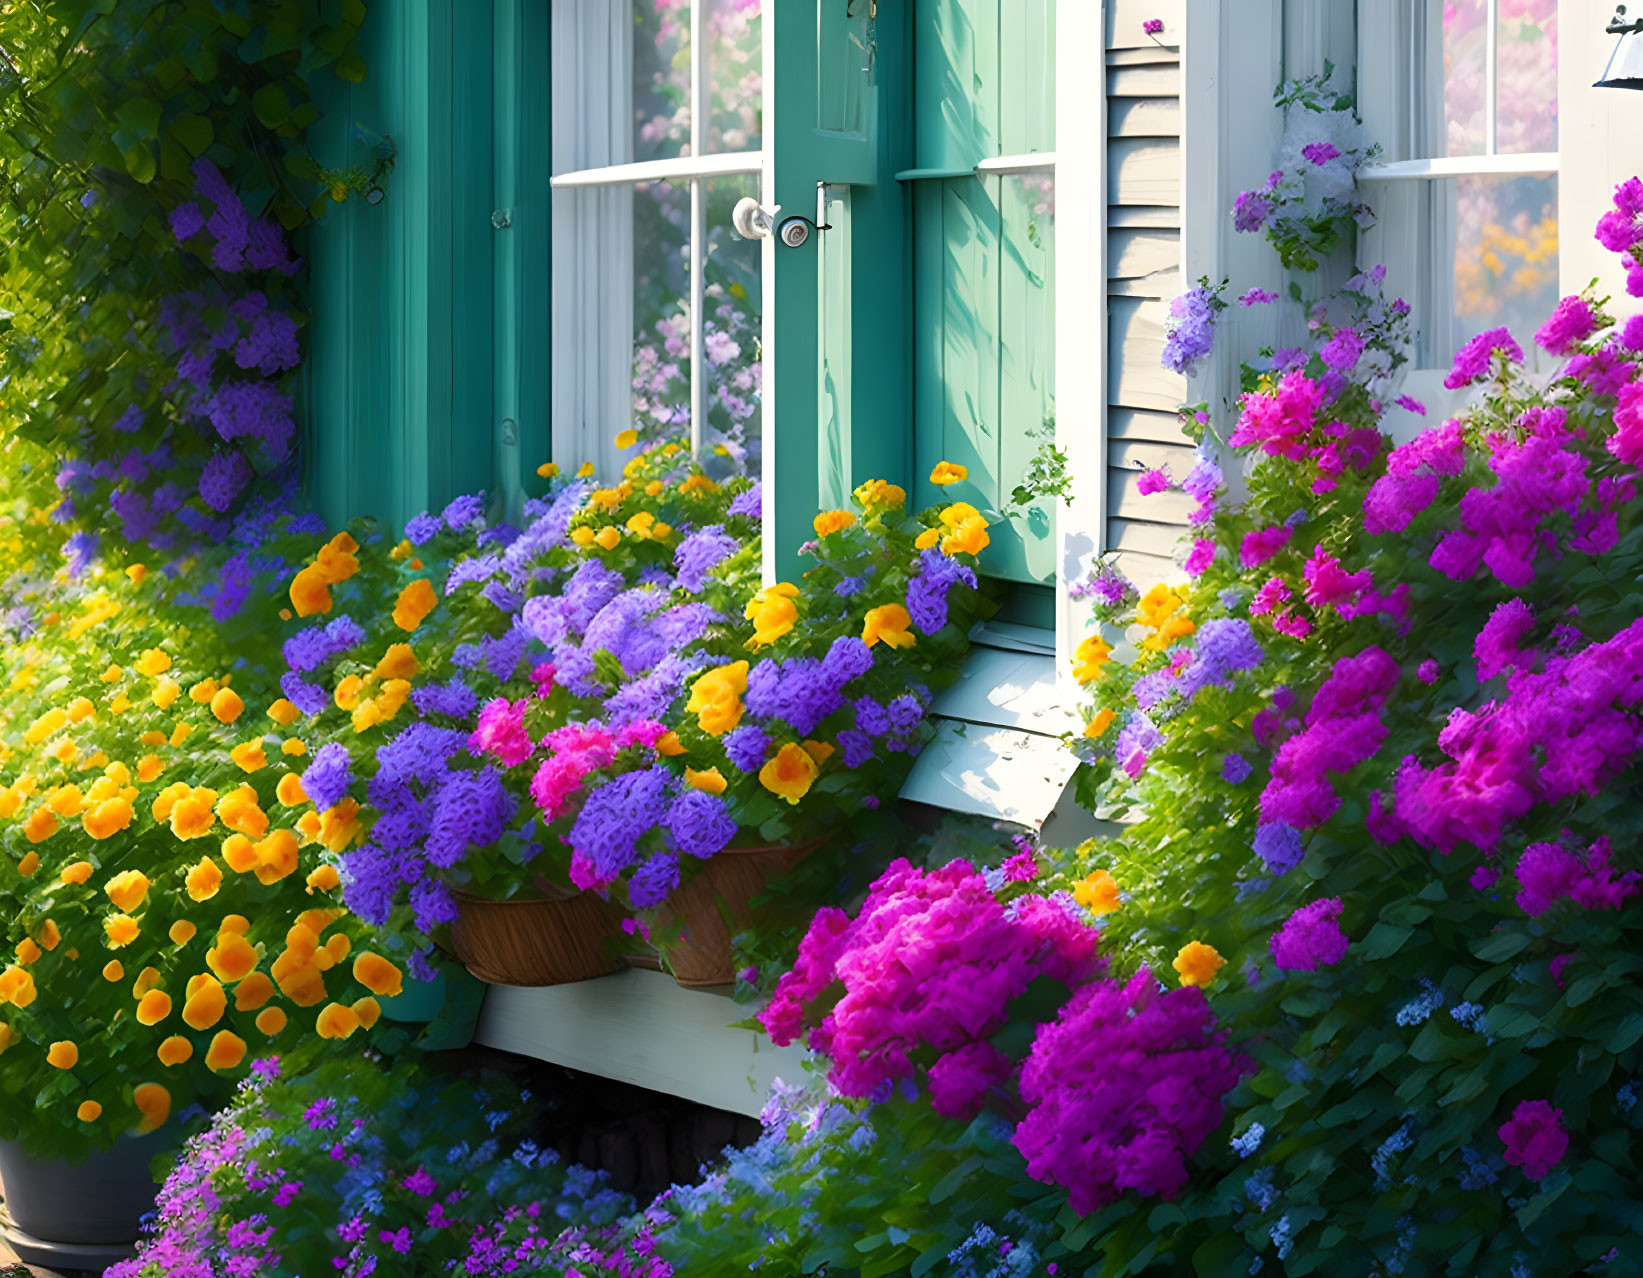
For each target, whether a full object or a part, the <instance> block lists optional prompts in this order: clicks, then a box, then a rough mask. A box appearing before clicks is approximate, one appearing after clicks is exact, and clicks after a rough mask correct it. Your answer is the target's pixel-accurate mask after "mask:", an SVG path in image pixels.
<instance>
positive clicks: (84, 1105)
mask: <svg viewBox="0 0 1643 1278" xmlns="http://www.w3.org/2000/svg"><path fill="white" fill-rule="evenodd" d="M102 1113H103V1107H102V1106H101V1105H99V1104H98V1103H97V1102H96V1101H94V1100H85V1101H81V1102H80V1107H79V1108H78V1109H76V1110H75V1111H74V1116H75V1117H76V1118H78V1119H79V1120H80V1121H81V1122H82V1123H95V1122H96V1121H97V1120H98V1119H99V1118H100V1117H102Z"/></svg>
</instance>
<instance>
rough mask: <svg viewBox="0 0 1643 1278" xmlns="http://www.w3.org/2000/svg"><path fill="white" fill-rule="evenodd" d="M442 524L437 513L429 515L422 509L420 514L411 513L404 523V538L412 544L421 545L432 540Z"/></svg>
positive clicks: (442, 526)
mask: <svg viewBox="0 0 1643 1278" xmlns="http://www.w3.org/2000/svg"><path fill="white" fill-rule="evenodd" d="M442 528H444V524H443V523H441V522H440V518H439V516H438V515H430V514H429V513H428V512H427V511H423V512H422V513H421V514H420V515H413V516H411V518H410V519H408V520H407V521H406V523H405V540H406V541H408V542H410V543H411V545H413V546H421V545H423V544H425V543H427V542H428V541H430V540H432V539H433V538H434V536H435V535H437V534H438V533H439V532H440V530H441V529H442Z"/></svg>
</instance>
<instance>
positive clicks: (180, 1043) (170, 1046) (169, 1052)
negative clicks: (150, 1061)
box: [154, 1034, 194, 1065]
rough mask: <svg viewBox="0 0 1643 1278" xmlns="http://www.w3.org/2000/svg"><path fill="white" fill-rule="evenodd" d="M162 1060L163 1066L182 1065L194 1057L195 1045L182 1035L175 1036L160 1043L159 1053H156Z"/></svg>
mask: <svg viewBox="0 0 1643 1278" xmlns="http://www.w3.org/2000/svg"><path fill="white" fill-rule="evenodd" d="M154 1054H155V1055H156V1056H158V1057H159V1058H160V1064H162V1065H181V1064H182V1063H183V1062H184V1061H186V1060H187V1059H188V1058H189V1057H190V1056H192V1055H194V1044H192V1043H190V1042H189V1041H188V1040H187V1039H186V1038H184V1037H183V1036H182V1035H181V1034H173V1035H172V1036H171V1037H170V1038H167V1039H164V1040H163V1041H162V1042H161V1043H160V1049H159V1051H157V1052H155V1053H154Z"/></svg>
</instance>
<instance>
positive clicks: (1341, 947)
mask: <svg viewBox="0 0 1643 1278" xmlns="http://www.w3.org/2000/svg"><path fill="white" fill-rule="evenodd" d="M1340 913H1341V898H1340V897H1338V896H1335V897H1328V898H1326V899H1324V900H1321V901H1313V902H1312V903H1311V904H1309V905H1303V906H1301V908H1300V909H1298V910H1296V911H1295V912H1294V913H1293V914H1291V915H1290V916H1289V918H1288V919H1287V920H1286V921H1285V923H1284V925H1283V927H1281V928H1279V929H1278V931H1276V932H1274V933H1273V934H1272V939H1271V940H1270V941H1269V942H1268V948H1270V949H1271V951H1272V961H1273V962H1274V963H1275V964H1276V965H1277V966H1278V968H1279V969H1280V970H1281V971H1285V972H1314V971H1317V969H1318V968H1320V967H1331V966H1333V965H1334V964H1336V963H1339V962H1340V961H1341V960H1342V959H1343V958H1345V957H1346V950H1347V946H1348V944H1349V942H1348V940H1347V938H1346V934H1345V933H1344V932H1342V931H1341V925H1340V923H1339V922H1337V920H1338V918H1339V917H1340Z"/></svg>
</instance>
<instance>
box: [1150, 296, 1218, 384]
mask: <svg viewBox="0 0 1643 1278" xmlns="http://www.w3.org/2000/svg"><path fill="white" fill-rule="evenodd" d="M1218 293H1219V290H1217V289H1211V288H1210V287H1209V286H1208V285H1207V284H1198V285H1195V286H1194V287H1192V288H1190V289H1188V290H1187V291H1186V292H1185V293H1182V294H1181V295H1180V296H1179V297H1177V298H1176V299H1175V300H1174V301H1173V302H1171V303H1170V309H1169V316H1168V317H1167V318H1166V319H1165V320H1164V338H1165V342H1164V356H1163V365H1164V367H1165V368H1167V369H1169V370H1170V371H1171V372H1175V373H1179V374H1181V375H1182V376H1183V377H1191V376H1192V375H1193V374H1194V373H1196V372H1197V371H1198V367H1199V365H1200V364H1201V363H1202V362H1203V361H1204V359H1205V358H1206V357H1208V355H1209V353H1210V351H1211V350H1212V349H1213V348H1214V346H1215V312H1216V310H1217V309H1218V297H1217V294H1218Z"/></svg>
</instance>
